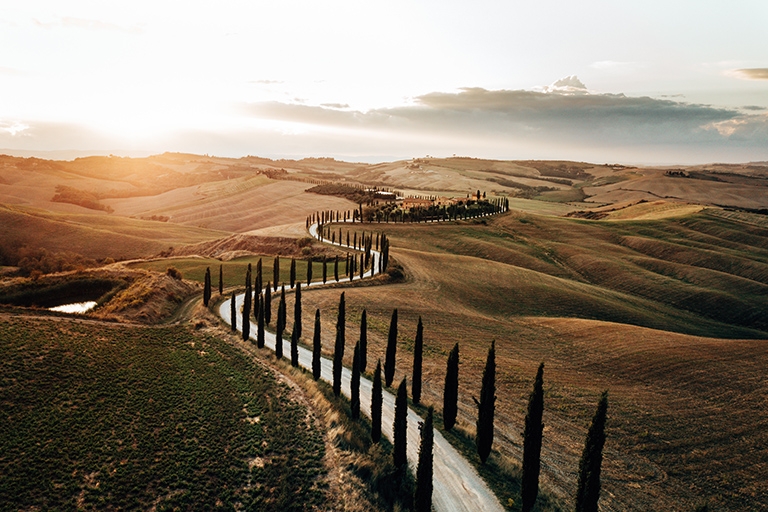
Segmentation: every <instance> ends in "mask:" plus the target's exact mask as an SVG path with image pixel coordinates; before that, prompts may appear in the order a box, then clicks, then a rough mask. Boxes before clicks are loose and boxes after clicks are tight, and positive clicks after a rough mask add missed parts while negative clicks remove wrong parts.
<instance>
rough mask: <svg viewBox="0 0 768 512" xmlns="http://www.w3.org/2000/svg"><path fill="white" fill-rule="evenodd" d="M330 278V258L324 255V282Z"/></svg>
mask: <svg viewBox="0 0 768 512" xmlns="http://www.w3.org/2000/svg"><path fill="white" fill-rule="evenodd" d="M327 280H328V259H327V258H325V257H323V284H325V282H326V281H327Z"/></svg>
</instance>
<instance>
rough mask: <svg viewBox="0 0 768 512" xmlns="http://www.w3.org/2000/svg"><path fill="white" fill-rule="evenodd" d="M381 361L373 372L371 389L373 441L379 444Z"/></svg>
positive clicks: (377, 362)
mask: <svg viewBox="0 0 768 512" xmlns="http://www.w3.org/2000/svg"><path fill="white" fill-rule="evenodd" d="M382 399H383V397H382V389H381V359H379V360H378V361H376V369H375V370H374V371H373V388H372V389H371V440H372V441H373V442H374V443H378V442H379V440H380V439H381V403H382Z"/></svg>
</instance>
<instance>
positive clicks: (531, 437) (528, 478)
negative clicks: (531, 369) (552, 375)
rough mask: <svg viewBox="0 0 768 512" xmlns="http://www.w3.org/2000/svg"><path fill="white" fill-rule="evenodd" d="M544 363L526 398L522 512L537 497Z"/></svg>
mask: <svg viewBox="0 0 768 512" xmlns="http://www.w3.org/2000/svg"><path fill="white" fill-rule="evenodd" d="M543 414H544V363H541V364H539V369H538V371H537V372H536V380H535V381H534V383H533V391H531V396H530V397H529V398H528V412H527V413H526V415H525V430H524V431H523V473H522V476H521V479H520V492H521V495H522V496H521V497H522V504H523V507H522V509H523V512H530V511H531V510H533V506H534V504H535V503H536V497H537V496H538V495H539V471H540V469H541V442H542V434H543V432H544V423H542V417H543Z"/></svg>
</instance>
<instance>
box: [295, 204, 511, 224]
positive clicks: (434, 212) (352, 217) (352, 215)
mask: <svg viewBox="0 0 768 512" xmlns="http://www.w3.org/2000/svg"><path fill="white" fill-rule="evenodd" d="M468 197H469V196H468ZM475 197H477V196H475ZM474 203H477V205H478V206H479V207H480V208H479V209H477V210H475V211H473V209H471V208H469V206H470V205H471V204H474ZM507 210H509V199H508V198H495V199H488V200H486V199H485V197H483V199H482V200H477V199H473V200H469V199H468V200H467V205H464V204H461V205H459V204H453V205H443V206H431V207H427V208H425V207H414V208H411V209H410V211H409V212H406V211H405V210H404V209H399V210H396V213H393V212H392V211H382V210H377V211H375V212H373V213H370V214H369V215H368V217H369V221H371V223H373V221H374V220H375V221H376V222H377V223H381V222H382V221H384V222H385V223H389V222H390V221H391V222H394V223H397V222H401V223H404V222H416V223H418V222H427V221H434V220H442V221H445V220H456V219H468V218H473V217H476V216H479V215H484V214H486V213H500V212H505V211H507ZM348 221H351V222H352V223H353V224H354V223H355V222H360V223H361V224H362V223H363V222H364V216H363V207H362V205H359V206H358V208H357V209H356V210H349V211H343V212H340V211H338V210H324V211H320V212H315V213H313V214H311V215H309V216H307V218H306V220H305V225H306V227H307V229H309V226H311V225H312V224H315V223H317V224H319V225H321V226H322V225H323V224H326V223H330V222H348Z"/></svg>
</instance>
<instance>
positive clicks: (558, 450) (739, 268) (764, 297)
mask: <svg viewBox="0 0 768 512" xmlns="http://www.w3.org/2000/svg"><path fill="white" fill-rule="evenodd" d="M365 229H366V231H368V232H370V231H372V230H380V231H382V232H385V233H387V236H388V237H389V238H390V240H391V245H392V249H391V255H392V258H394V259H395V260H396V261H397V263H399V264H401V265H402V267H403V268H404V270H405V272H406V274H407V279H406V281H405V282H402V283H398V284H390V285H386V286H372V287H356V288H349V289H346V290H345V293H346V308H347V318H348V324H349V325H348V327H347V338H346V340H347V350H346V351H345V352H346V354H350V356H349V358H348V359H349V360H348V361H346V364H350V365H351V353H352V348H353V347H354V343H355V342H356V340H357V338H358V336H359V320H360V315H361V313H362V310H363V309H364V308H365V309H366V310H367V313H368V326H369V333H368V339H369V356H368V361H369V368H368V371H371V369H372V368H373V367H374V366H375V361H376V360H377V359H379V358H381V359H382V360H383V359H384V352H385V345H386V338H387V332H388V328H389V319H390V316H391V313H392V309H393V308H395V307H396V308H398V314H399V319H400V322H399V333H400V336H399V340H400V342H399V347H398V363H397V365H398V368H397V372H396V376H395V379H394V382H399V380H400V379H401V378H403V377H406V378H407V379H408V380H409V381H410V380H411V371H412V370H411V361H412V346H413V337H414V335H415V330H416V322H417V319H418V317H419V316H422V318H423V321H424V331H425V353H424V370H423V374H424V379H423V380H424V391H423V397H424V398H423V400H422V401H423V402H426V403H428V404H429V403H431V404H433V405H435V406H436V408H438V409H441V408H442V387H443V379H444V375H445V364H446V359H447V355H448V352H449V351H450V349H451V347H452V346H453V345H454V343H456V342H458V343H460V347H461V356H460V359H461V370H460V389H461V390H462V392H461V393H460V395H461V396H460V405H459V409H460V413H459V420H460V423H461V424H463V425H464V426H465V427H466V428H467V429H468V430H469V431H474V423H475V420H476V406H475V405H474V403H473V401H472V397H473V396H474V397H479V392H480V389H479V388H480V376H481V375H482V370H483V366H484V362H485V356H486V353H487V350H488V347H489V345H490V341H491V340H493V339H495V340H496V347H497V352H496V354H497V356H496V357H497V397H498V398H497V402H496V407H497V417H496V422H495V424H496V440H495V445H494V448H495V449H496V450H498V451H499V452H500V453H501V454H502V455H507V456H509V457H511V458H513V459H515V460H518V461H519V460H520V458H521V449H522V439H521V432H522V430H523V419H524V416H525V408H526V403H527V398H528V395H529V393H530V391H531V388H532V384H533V377H534V375H535V372H536V367H537V366H538V364H539V362H541V361H544V362H545V372H544V382H545V416H544V422H545V425H546V426H545V430H544V447H543V453H542V485H543V487H544V488H545V490H546V491H547V492H548V493H550V494H551V495H554V496H555V497H556V498H559V499H560V500H561V501H562V502H564V503H567V504H569V503H572V496H573V494H574V491H575V486H576V478H577V469H578V461H579V458H580V456H581V450H582V449H583V443H584V437H585V435H586V431H587V428H588V426H589V422H590V421H591V417H592V415H593V414H594V409H595V406H596V404H597V400H598V398H599V395H600V392H601V391H602V390H604V389H608V390H609V419H608V426H607V435H608V441H607V444H606V448H605V451H604V462H603V468H604V473H603V492H602V495H601V500H600V503H601V509H603V510H616V511H644V510H674V511H677V510H679V511H689V510H693V509H694V507H695V506H697V505H701V504H704V503H707V504H709V506H710V509H711V510H733V511H736V510H768V505H766V504H767V503H768V483H766V481H765V479H764V478H763V476H762V475H763V474H764V471H763V469H762V468H765V467H766V464H768V449H766V448H765V447H766V446H768V444H767V443H768V433H766V432H768V429H767V427H768V414H767V413H766V412H765V411H766V410H767V409H766V406H768V391H767V390H766V388H765V386H764V384H763V383H764V382H765V380H766V378H768V370H767V369H766V367H765V365H763V364H761V361H763V360H764V359H765V358H766V357H767V356H768V326H766V323H765V322H766V320H765V318H766V317H765V315H764V312H765V311H766V306H768V230H766V229H765V228H762V227H759V226H756V225H753V224H746V223H742V222H739V221H738V220H737V219H734V218H724V217H723V216H721V215H719V214H718V213H716V212H709V211H707V210H704V211H702V212H698V213H692V214H689V215H684V216H680V217H669V218H664V219H659V220H653V221H626V220H625V221H621V222H605V221H584V220H576V219H563V218H554V217H545V216H537V215H532V214H523V213H509V214H505V215H501V216H498V217H496V218H489V219H487V220H485V223H483V221H478V222H477V223H464V222H462V223H456V224H444V225H385V224H381V225H374V226H371V225H366V226H365ZM339 294H340V291H339V290H312V291H311V292H307V293H306V294H305V295H304V296H303V297H302V302H303V308H302V309H303V312H304V317H303V323H304V325H305V326H311V325H312V320H313V315H314V312H315V309H316V308H319V309H320V310H321V311H322V320H323V325H322V331H323V333H325V334H324V337H323V341H324V347H326V351H327V353H328V354H330V353H331V352H332V348H331V347H333V337H334V332H335V329H334V326H335V320H336V308H337V305H338V300H339ZM292 300H293V299H292V297H289V305H288V309H289V311H292V302H291V301H292ZM305 336H307V337H308V336H311V335H310V334H305ZM515 506H517V505H512V508H511V509H512V510H515V508H514V507H515ZM569 507H570V505H568V506H567V507H566V508H569Z"/></svg>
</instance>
